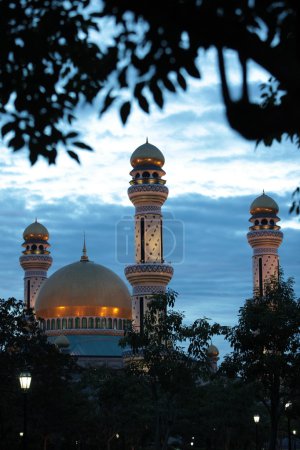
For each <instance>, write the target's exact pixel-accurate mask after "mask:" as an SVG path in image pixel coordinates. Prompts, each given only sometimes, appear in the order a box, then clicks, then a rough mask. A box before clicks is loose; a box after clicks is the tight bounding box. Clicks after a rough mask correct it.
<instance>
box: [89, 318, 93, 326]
mask: <svg viewBox="0 0 300 450" xmlns="http://www.w3.org/2000/svg"><path fill="white" fill-rule="evenodd" d="M89 328H94V319H93V317H89Z"/></svg>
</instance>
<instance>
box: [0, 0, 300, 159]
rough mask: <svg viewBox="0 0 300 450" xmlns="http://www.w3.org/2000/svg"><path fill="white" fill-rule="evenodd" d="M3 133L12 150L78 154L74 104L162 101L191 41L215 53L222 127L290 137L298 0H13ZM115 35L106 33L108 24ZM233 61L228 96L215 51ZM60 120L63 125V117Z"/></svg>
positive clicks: (185, 69) (8, 13) (298, 65)
mask: <svg viewBox="0 0 300 450" xmlns="http://www.w3.org/2000/svg"><path fill="white" fill-rule="evenodd" d="M0 13H1V14H0V43H1V44H0V46H1V51H0V54H1V58H0V106H1V109H0V114H2V121H3V122H2V123H3V125H2V129H1V131H2V137H4V136H5V137H6V141H7V145H8V146H9V147H10V148H11V149H13V150H14V151H17V150H20V149H22V148H26V147H28V148H29V157H30V161H31V163H32V164H34V163H35V162H36V160H37V158H38V156H39V155H41V156H44V157H45V158H47V159H48V161H49V163H54V162H55V159H56V155H57V151H58V149H59V148H61V147H63V148H65V149H66V150H67V152H68V153H69V155H70V156H71V157H72V158H74V159H75V160H77V161H79V158H78V155H77V153H76V149H83V150H91V148H90V147H89V146H88V145H87V144H85V143H83V142H81V141H80V140H79V139H78V135H79V134H78V131H77V130H75V129H74V126H73V121H74V119H75V116H76V109H77V108H78V106H79V105H80V104H82V103H83V102H87V103H93V102H96V103H97V100H98V99H99V94H100V97H101V99H100V100H102V101H100V103H101V105H100V106H99V105H97V106H96V107H97V109H98V110H99V112H100V115H102V114H103V113H104V112H105V111H107V110H108V109H109V108H111V106H112V105H113V104H114V103H116V100H117V99H118V101H119V107H120V115H121V119H122V121H123V123H125V122H126V120H127V118H128V116H129V114H130V110H131V104H132V103H133V102H137V104H138V105H139V107H140V108H141V109H142V110H143V111H145V112H146V113H148V112H149V111H150V102H151V100H152V99H153V100H154V102H155V103H156V105H158V107H160V108H162V107H163V105H164V102H165V98H164V94H165V92H167V91H170V92H174V93H175V92H177V91H178V90H186V89H187V84H188V82H189V77H194V78H200V70H199V59H198V54H199V50H200V49H202V50H207V49H208V48H211V47H213V48H215V49H216V50H217V52H218V69H217V70H218V72H219V74H220V79H221V84H222V93H223V101H224V105H225V108H226V113H227V118H228V122H229V125H230V126H231V127H232V128H233V129H235V130H236V131H238V132H239V133H240V134H241V135H242V136H243V137H245V138H246V139H251V140H255V141H264V143H265V144H266V145H271V143H272V142H273V140H274V139H276V140H278V141H280V140H281V138H282V136H283V135H287V136H288V137H289V138H290V139H292V140H293V139H295V141H296V142H297V144H298V146H299V145H300V141H299V136H300V134H299V120H298V117H299V115H300V114H299V109H300V106H299V105H300V98H299V96H300V86H299V80H300V76H299V75H300V58H299V49H298V44H299V31H298V28H297V23H298V19H299V17H298V14H299V5H298V2H297V1H296V0H280V1H274V0H273V1H272V0H264V1H261V2H258V1H250V0H248V1H245V0H234V1H230V2H228V1H226V0H216V1H214V2H212V1H211V0H202V1H197V0H166V1H164V2H161V1H158V0H153V1H151V2H149V1H148V0H141V1H139V2H136V1H127V2H116V1H115V0H105V1H103V2H100V1H99V2H95V1H93V2H92V1H90V0H74V1H72V2H61V1H60V0H47V1H44V0H26V1H25V0H11V1H9V2H5V1H2V2H1V10H0ZM108 23H112V24H113V27H112V30H113V31H112V33H111V34H110V36H109V39H107V40H106V39H105V33H108V31H107V24H108ZM227 49H230V50H232V51H234V52H235V54H236V55H237V57H238V58H239V61H240V67H241V69H240V70H241V75H242V86H241V97H240V98H239V99H238V100H233V99H232V98H231V95H230V87H229V85H228V78H227V67H226V62H225V57H224V54H225V52H226V50H227ZM248 61H254V62H255V63H256V64H258V65H259V66H260V67H261V68H263V69H265V70H266V71H267V72H268V73H269V74H270V80H269V83H268V84H267V85H265V86H263V87H262V101H261V102H257V101H256V100H254V99H251V98H250V95H249V89H248V87H249V80H248V68H247V67H248V66H247V63H248ZM66 123H68V124H69V126H66Z"/></svg>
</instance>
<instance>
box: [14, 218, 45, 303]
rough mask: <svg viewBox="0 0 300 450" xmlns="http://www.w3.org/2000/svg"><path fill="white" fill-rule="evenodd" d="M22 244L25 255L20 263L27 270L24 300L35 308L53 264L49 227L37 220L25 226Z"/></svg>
mask: <svg viewBox="0 0 300 450" xmlns="http://www.w3.org/2000/svg"><path fill="white" fill-rule="evenodd" d="M23 238H24V242H23V244H22V247H23V248H24V250H23V255H22V256H21V257H20V264H21V266H22V268H23V269H24V271H25V277H24V302H25V304H26V307H27V308H33V309H34V308H35V300H36V297H37V295H38V292H39V290H40V288H41V286H42V284H43V283H44V281H45V280H46V278H47V271H48V269H49V268H50V267H51V265H52V257H51V256H50V251H49V247H50V244H49V242H48V239H49V232H48V230H47V228H46V227H45V226H44V225H42V224H41V223H39V222H38V221H37V220H36V221H35V222H33V223H32V224H30V225H29V226H28V227H26V228H25V230H24V232H23Z"/></svg>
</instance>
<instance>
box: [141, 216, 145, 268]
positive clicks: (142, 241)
mask: <svg viewBox="0 0 300 450" xmlns="http://www.w3.org/2000/svg"><path fill="white" fill-rule="evenodd" d="M141 261H142V262H144V261H145V219H144V218H142V219H141Z"/></svg>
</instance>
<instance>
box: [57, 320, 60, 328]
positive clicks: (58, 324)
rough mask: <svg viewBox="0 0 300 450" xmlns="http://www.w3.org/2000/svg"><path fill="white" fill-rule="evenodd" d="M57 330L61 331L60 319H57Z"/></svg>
mask: <svg viewBox="0 0 300 450" xmlns="http://www.w3.org/2000/svg"><path fill="white" fill-rule="evenodd" d="M56 329H57V330H60V319H56Z"/></svg>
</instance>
